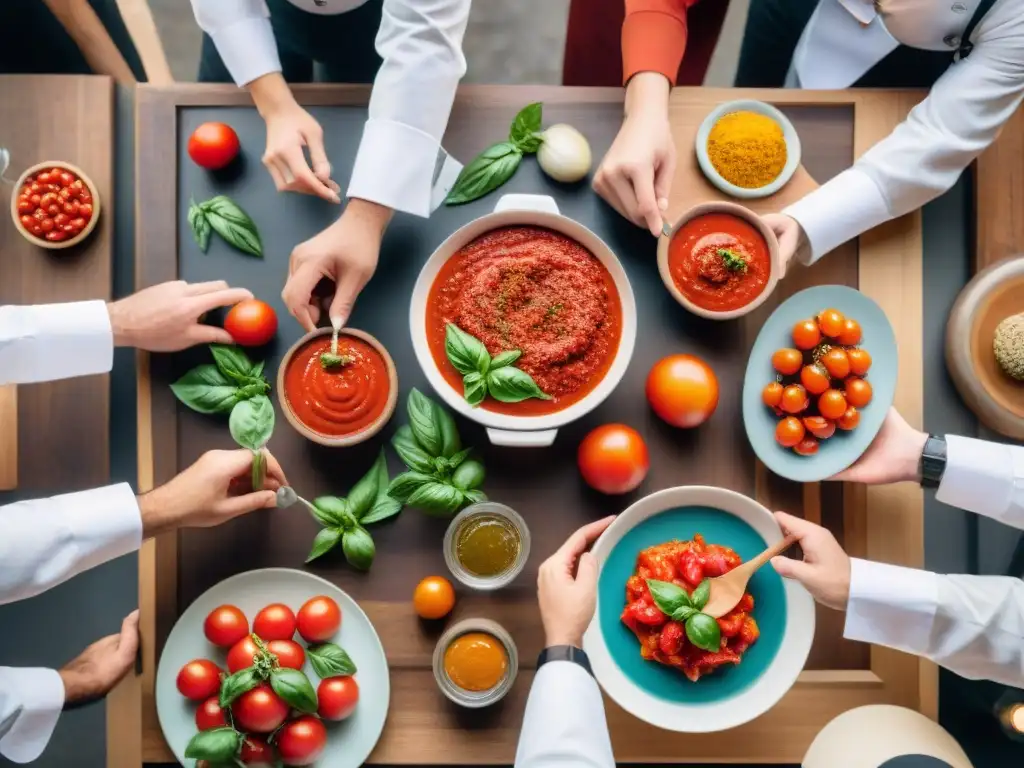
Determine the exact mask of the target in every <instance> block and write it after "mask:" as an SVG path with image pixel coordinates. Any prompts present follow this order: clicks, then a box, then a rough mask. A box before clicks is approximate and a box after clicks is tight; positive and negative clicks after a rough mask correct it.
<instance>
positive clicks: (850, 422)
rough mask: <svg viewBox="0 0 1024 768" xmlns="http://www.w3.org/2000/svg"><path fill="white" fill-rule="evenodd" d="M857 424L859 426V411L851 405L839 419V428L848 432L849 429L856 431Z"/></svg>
mask: <svg viewBox="0 0 1024 768" xmlns="http://www.w3.org/2000/svg"><path fill="white" fill-rule="evenodd" d="M858 424H860V411H858V410H857V409H856V408H854V407H853V406H852V405H851V406H850V407H849V408H847V409H846V411H844V412H843V415H842V416H840V417H839V428H840V429H844V430H846V431H847V432H848V431H850V430H851V429H856V428H857V425H858Z"/></svg>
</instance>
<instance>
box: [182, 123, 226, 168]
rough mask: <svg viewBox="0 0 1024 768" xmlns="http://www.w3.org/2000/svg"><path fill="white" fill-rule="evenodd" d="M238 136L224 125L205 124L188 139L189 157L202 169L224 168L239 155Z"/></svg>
mask: <svg viewBox="0 0 1024 768" xmlns="http://www.w3.org/2000/svg"><path fill="white" fill-rule="evenodd" d="M238 148H239V143H238V134H237V133H235V131H234V129H233V128H232V127H231V126H230V125H225V124H224V123H203V124H202V125H200V126H199V127H198V128H196V129H195V130H194V131H192V135H191V136H189V138H188V156H189V157H191V158H192V162H194V163H195V164H196V165H198V166H199V167H200V168H206V169H207V170H210V171H214V170H216V169H218V168H223V167H224V166H225V165H227V164H228V163H230V162H231V161H232V160H234V159H235V157H236V156H237V155H238Z"/></svg>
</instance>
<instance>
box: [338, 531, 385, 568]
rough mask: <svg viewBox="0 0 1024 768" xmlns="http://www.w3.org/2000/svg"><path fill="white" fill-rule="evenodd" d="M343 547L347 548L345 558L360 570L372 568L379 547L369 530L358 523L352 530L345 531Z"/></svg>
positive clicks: (342, 540) (342, 541)
mask: <svg viewBox="0 0 1024 768" xmlns="http://www.w3.org/2000/svg"><path fill="white" fill-rule="evenodd" d="M341 548H342V549H343V550H345V559H346V560H348V561H349V563H351V564H352V566H353V567H354V568H358V569H359V570H360V571H368V570H370V566H371V565H373V557H374V555H376V554H377V548H376V547H375V546H374V544H373V537H372V536H370V533H369V531H367V530H366V529H365V528H363V527H362V526H360V525H357V526H356V527H355V528H353V529H352V530H351V531H345V535H344V536H343V537H342V539H341Z"/></svg>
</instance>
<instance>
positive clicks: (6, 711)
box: [0, 667, 64, 764]
mask: <svg viewBox="0 0 1024 768" xmlns="http://www.w3.org/2000/svg"><path fill="white" fill-rule="evenodd" d="M63 707H64V682H63V681H62V680H61V679H60V675H59V674H58V673H57V672H56V670H53V669H15V668H13V667H0V755H2V756H3V757H6V758H7V759H8V760H10V761H11V762H14V763H19V764H21V763H31V762H32V761H33V760H36V759H38V758H39V756H40V755H41V754H42V753H43V750H44V749H46V745H47V744H48V743H49V741H50V736H51V735H53V729H54V727H55V726H56V725H57V719H58V718H59V717H60V712H61V709H62V708H63Z"/></svg>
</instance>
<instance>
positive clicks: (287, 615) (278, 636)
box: [252, 603, 295, 642]
mask: <svg viewBox="0 0 1024 768" xmlns="http://www.w3.org/2000/svg"><path fill="white" fill-rule="evenodd" d="M252 631H253V632H255V633H256V636H257V637H259V639H260V640H266V641H268V642H269V641H270V640H291V639H292V635H294V634H295V614H294V613H293V612H292V609H291V608H289V607H288V606H287V605H283V604H282V603H273V604H272V605H268V606H267V607H266V608H264V609H263V610H262V611H260V612H259V613H257V614H256V618H255V619H253V620H252Z"/></svg>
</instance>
